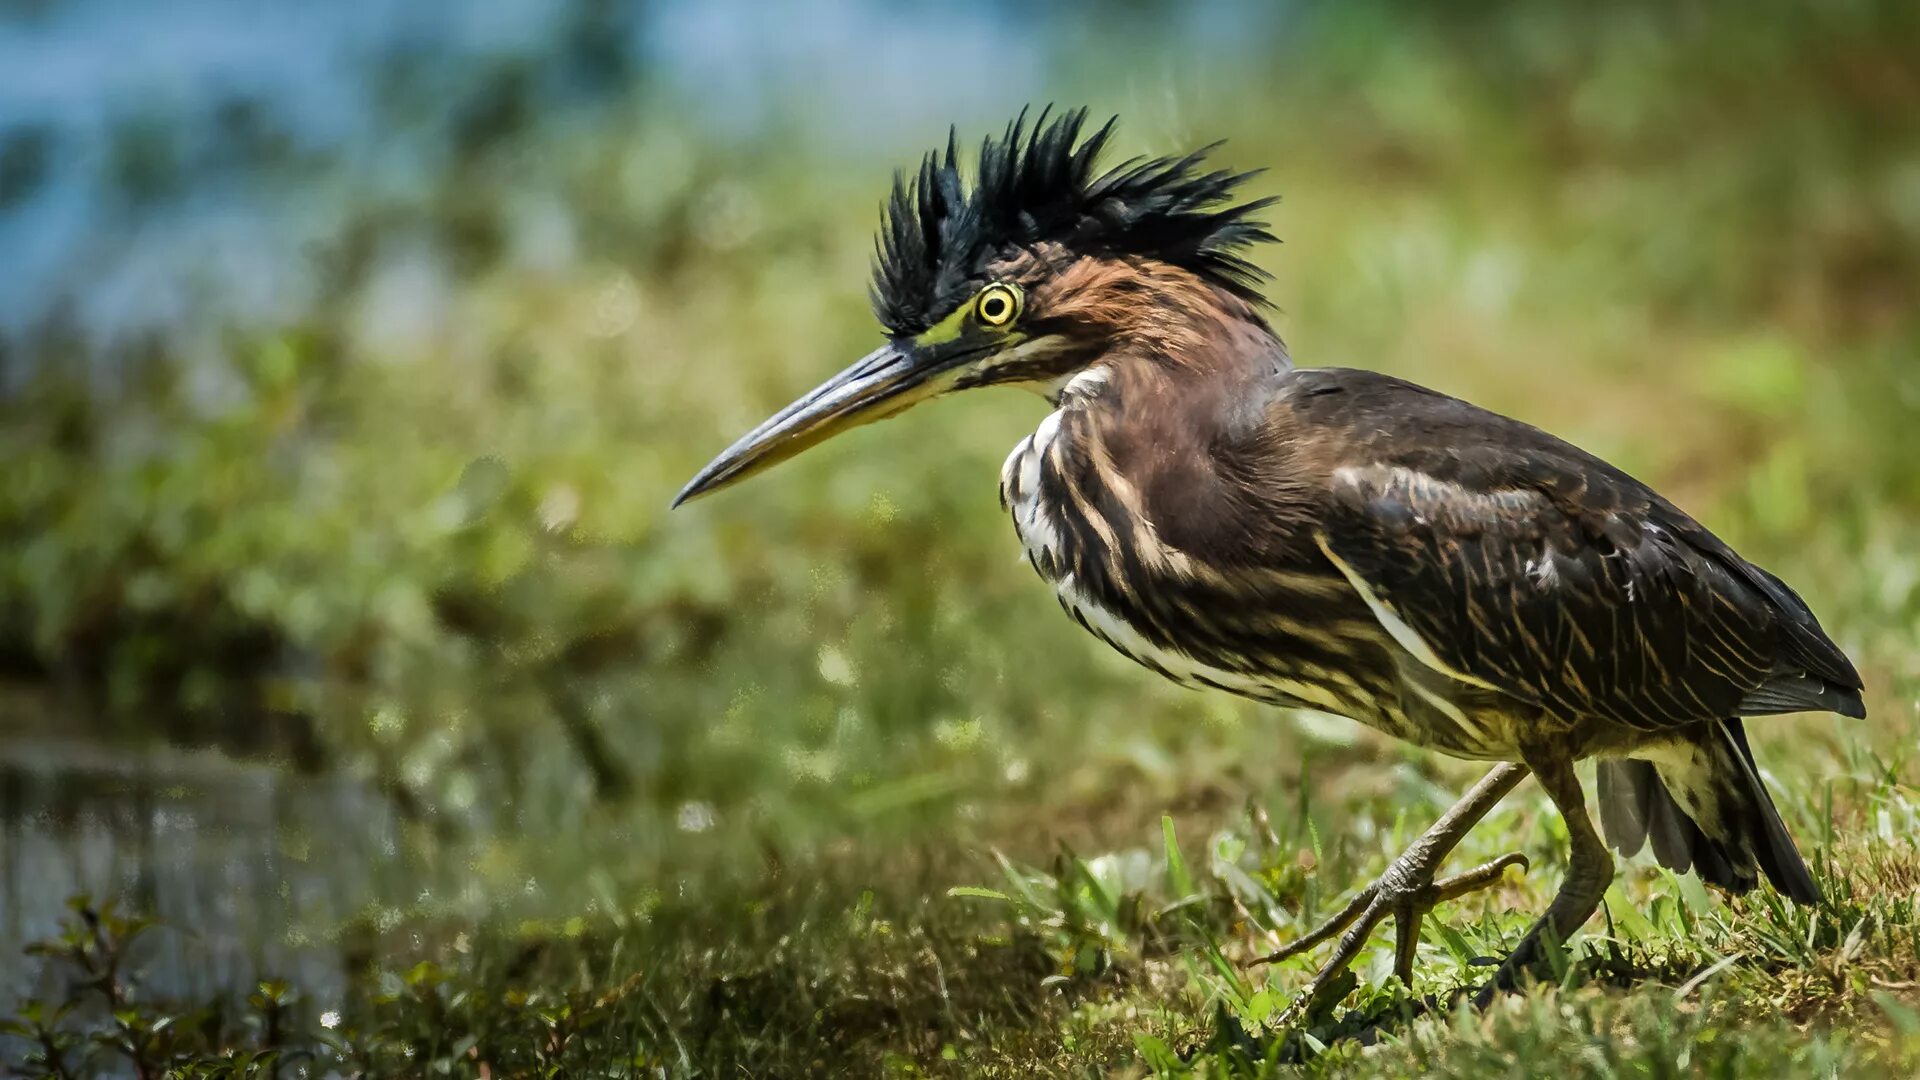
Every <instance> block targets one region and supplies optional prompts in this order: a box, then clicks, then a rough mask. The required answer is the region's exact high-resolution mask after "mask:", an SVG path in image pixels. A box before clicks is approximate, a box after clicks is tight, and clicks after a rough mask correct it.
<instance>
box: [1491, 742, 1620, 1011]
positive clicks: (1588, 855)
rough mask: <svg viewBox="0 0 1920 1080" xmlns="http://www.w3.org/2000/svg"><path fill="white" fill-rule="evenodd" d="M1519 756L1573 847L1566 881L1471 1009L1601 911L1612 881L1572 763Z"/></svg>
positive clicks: (1609, 860) (1608, 857) (1607, 855)
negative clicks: (1556, 811) (1556, 809)
mask: <svg viewBox="0 0 1920 1080" xmlns="http://www.w3.org/2000/svg"><path fill="white" fill-rule="evenodd" d="M1522 757H1523V758H1524V759H1525V760H1526V763H1527V767H1528V768H1530V769H1532V770H1533V773H1534V775H1535V776H1537V777H1539V779H1540V786H1541V787H1542V788H1544V789H1545V790H1546V792H1547V795H1548V796H1549V797H1550V798H1552V799H1553V803H1554V805H1555V806H1557V807H1559V808H1560V816H1561V817H1562V818H1564V819H1565V820H1566V823H1567V836H1568V837H1569V838H1570V848H1571V850H1570V851H1569V852H1568V860H1567V877H1566V880H1565V881H1563V882H1561V884H1560V891H1559V892H1558V893H1555V894H1554V897H1553V902H1552V903H1551V904H1549V905H1548V906H1547V910H1546V914H1544V915H1542V916H1540V919H1539V921H1538V922H1536V923H1534V924H1533V928H1532V929H1530V930H1528V931H1527V936H1526V937H1524V938H1522V939H1520V944H1519V946H1518V947H1516V948H1515V949H1514V950H1513V952H1512V953H1510V954H1509V955H1508V956H1507V959H1506V960H1505V961H1504V962H1503V963H1501V965H1500V970H1499V971H1498V972H1495V973H1494V976H1493V979H1492V981H1491V982H1489V983H1487V985H1486V986H1484V987H1482V988H1481V990H1480V992H1479V993H1478V994H1477V995H1475V996H1474V999H1473V1003H1474V1005H1475V1007H1484V1006H1486V1005H1487V1004H1488V1003H1489V1002H1491V1001H1492V1000H1493V998H1494V996H1495V995H1496V994H1499V993H1501V992H1503V991H1507V990H1511V989H1513V987H1514V985H1515V984H1516V983H1517V982H1518V980H1519V977H1520V973H1521V972H1522V971H1526V970H1528V969H1530V968H1533V967H1534V966H1536V965H1537V964H1538V963H1539V962H1540V960H1541V958H1542V956H1543V955H1544V953H1545V950H1546V949H1547V948H1550V947H1557V946H1558V944H1559V943H1561V942H1564V941H1566V940H1567V939H1568V938H1569V937H1571V936H1572V935H1573V932H1574V931H1575V930H1578V929H1580V926H1581V924H1583V923H1585V922H1586V921H1587V919H1589V918H1590V917H1592V915H1593V913H1594V911H1595V910H1596V909H1597V908H1599V906H1600V901H1601V899H1602V898H1603V897H1605V896H1606V893H1607V886H1608V885H1609V884H1610V883H1611V882H1612V881H1613V855H1612V853H1611V852H1609V851H1608V850H1607V845H1606V844H1605V843H1603V842H1602V841H1601V839H1600V834H1599V832H1597V831H1596V830H1595V829H1594V827H1593V821H1592V820H1591V819H1590V818H1588V817H1587V801H1586V796H1585V794H1584V793H1582V791H1581V790H1580V778H1579V777H1578V776H1576V775H1574V771H1573V761H1572V760H1571V759H1570V758H1568V757H1567V756H1566V755H1565V754H1564V753H1557V752H1542V753H1529V752H1527V751H1525V750H1523V751H1522Z"/></svg>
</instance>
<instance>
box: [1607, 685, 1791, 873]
mask: <svg viewBox="0 0 1920 1080" xmlns="http://www.w3.org/2000/svg"><path fill="white" fill-rule="evenodd" d="M1698 735H1699V737H1698V738H1697V739H1695V740H1688V741H1686V742H1683V743H1680V744H1676V745H1674V746H1670V747H1664V748H1661V752H1660V753H1659V754H1658V755H1657V756H1654V755H1650V758H1649V759H1648V760H1642V759H1637V758H1625V759H1620V760H1612V761H1602V762H1600V764H1599V789H1600V825H1601V828H1602V829H1603V830H1604V831H1605V832H1606V835H1607V841H1608V843H1610V844H1612V845H1613V847H1614V849H1615V850H1617V851H1619V852H1620V853H1621V854H1622V855H1633V854H1635V853H1637V852H1638V851H1639V850H1640V849H1641V848H1642V847H1644V846H1645V845H1646V843H1647V841H1648V840H1651V841H1652V842H1653V854H1654V858H1655V859H1657V860H1659V862H1660V865H1662V866H1665V867H1667V868H1668V869H1670V870H1673V871H1675V872H1676V873H1686V872H1687V871H1688V870H1692V871H1693V872H1694V873H1696V874H1698V875H1700V879H1701V880H1702V881H1705V882H1707V883H1708V884H1710V885H1715V886H1718V887H1720V888H1722V889H1725V890H1727V891H1728V892H1731V893H1734V894H1736V895H1737V894H1740V893H1745V892H1747V891H1748V890H1750V889H1752V888H1753V887H1754V885H1755V884H1756V883H1757V882H1758V880H1759V875H1760V873H1762V872H1764V873H1765V874H1766V875H1767V880H1768V881H1770V882H1772V883H1773V887H1774V888H1775V889H1778V890H1779V891H1780V893H1781V894H1782V895H1784V896H1787V897H1789V898H1791V899H1793V900H1796V901H1798V902H1800V903H1803V904H1813V903H1818V902H1819V901H1820V889H1819V887H1818V886H1817V885H1815V884H1814V881H1813V875H1812V874H1810V873H1808V872H1807V866H1806V863H1805V862H1803V861H1802V860H1801V858H1800V852H1799V850H1798V849H1797V848H1796V847H1794V843H1793V837H1792V836H1790V835H1788V833H1787V827H1786V824H1785V823H1784V822H1782V821H1781V820H1780V812H1779V811H1778V810H1777V809H1775V808H1774V805H1773V799H1772V797H1771V796H1769V795H1768V794H1767V789H1766V785H1765V784H1764V783H1762V781H1761V779H1760V772H1759V769H1758V768H1757V767H1756V766H1755V765H1754V761H1753V750H1752V748H1751V747H1749V746H1748V745H1747V735H1746V730H1745V729H1744V727H1743V726H1742V725H1741V723H1740V721H1739V720H1738V719H1733V720H1726V721H1716V722H1714V723H1711V724H1703V725H1701V728H1700V730H1699V733H1698Z"/></svg>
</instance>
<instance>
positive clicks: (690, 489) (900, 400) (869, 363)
mask: <svg viewBox="0 0 1920 1080" xmlns="http://www.w3.org/2000/svg"><path fill="white" fill-rule="evenodd" d="M939 371H940V367H939V366H938V365H929V364H926V363H923V362H922V360H921V358H918V357H916V356H915V354H914V353H913V352H912V351H911V350H910V349H909V348H905V347H902V346H900V345H895V344H887V345H882V346H881V347H880V348H878V349H875V350H874V351H873V352H870V353H868V354H867V355H866V356H865V357H863V358H861V360H860V362H859V363H857V364H855V365H853V366H852V367H850V368H848V369H847V370H845V371H843V372H841V373H840V374H838V375H835V376H834V377H833V378H831V379H828V380H827V381H826V382H824V383H821V384H820V385H819V386H817V387H815V388H814V389H813V390H812V391H810V392H809V393H808V394H807V395H806V396H805V397H803V398H801V399H800V400H799V401H796V402H794V403H793V404H791V405H789V406H787V407H786V408H784V409H781V410H780V411H779V412H777V413H775V414H773V415H772V416H770V417H768V418H767V420H766V421H765V422H763V423H762V424H761V425H760V426H759V427H757V428H754V429H753V430H752V431H749V432H747V433H746V434H745V435H744V436H742V437H741V438H740V441H739V442H736V443H734V444H733V445H732V446H729V447H727V449H726V450H725V451H723V452H722V453H721V455H720V456H719V457H717V458H714V459H713V460H712V461H711V462H709V463H708V464H707V467H706V468H704V469H701V470H700V472H699V474H698V475H696V476H695V477H694V478H693V479H692V480H689V481H687V486H686V487H683V488H681V489H680V494H678V495H676V496H674V499H673V505H674V506H679V505H680V504H681V503H684V502H687V501H688V500H690V499H697V498H699V497H700V496H702V495H706V494H710V493H712V492H715V491H718V490H720V489H721V488H723V487H727V486H728V485H730V484H736V483H739V482H740V481H742V480H745V479H746V478H747V477H749V476H752V475H753V474H755V473H757V472H760V471H761V470H763V469H768V468H771V467H772V466H774V465H777V464H779V463H780V462H782V461H785V460H787V459H788V458H790V457H792V456H794V455H795V454H798V453H800V452H801V451H802V450H805V449H807V448H808V447H811V446H816V445H818V444H820V443H822V442H825V441H826V440H828V439H830V438H832V437H833V436H835V435H838V434H840V433H841V432H843V431H846V430H848V429H849V428H855V427H859V426H860V425H861V424H866V423H871V422H873V421H875V420H879V419H881V418H883V417H888V416H892V415H894V414H895V413H898V412H900V411H902V410H904V409H906V408H908V407H909V406H911V405H913V404H915V403H917V402H919V401H922V400H924V399H925V398H928V397H931V396H932V395H933V394H934V393H936V392H938V385H939V379H938V377H937V376H938V373H939Z"/></svg>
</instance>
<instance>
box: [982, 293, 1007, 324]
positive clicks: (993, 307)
mask: <svg viewBox="0 0 1920 1080" xmlns="http://www.w3.org/2000/svg"><path fill="white" fill-rule="evenodd" d="M981 310H982V311H985V312H986V313H987V318H989V319H997V318H999V317H1000V316H1002V315H1004V314H1006V311H1007V302H1006V300H1005V299H1003V298H1001V297H998V296H989V297H987V305H986V307H984V308H982V309H981Z"/></svg>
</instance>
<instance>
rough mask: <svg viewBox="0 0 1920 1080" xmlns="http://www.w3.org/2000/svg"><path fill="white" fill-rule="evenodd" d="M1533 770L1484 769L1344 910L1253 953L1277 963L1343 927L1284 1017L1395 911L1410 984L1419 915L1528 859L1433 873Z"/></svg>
mask: <svg viewBox="0 0 1920 1080" xmlns="http://www.w3.org/2000/svg"><path fill="white" fill-rule="evenodd" d="M1526 775H1527V767H1526V766H1524V765H1515V764H1512V763H1502V764H1500V765H1497V766H1495V767H1494V769H1493V771H1491V772H1489V773H1488V774H1487V775H1486V776H1484V777H1482V778H1481V780H1480V782H1479V783H1477V784H1475V785H1474V786H1473V788H1472V789H1471V790H1469V791H1468V792H1467V793H1466V795H1465V796H1463V797H1462V798H1461V800H1460V801H1459V802H1457V803H1455V804H1454V805H1453V808H1452V809H1450V810H1448V811H1447V812H1446V813H1445V814H1442V815H1441V816H1440V820H1438V821H1436V822H1434V823H1433V827H1432V828H1429V829H1428V830H1427V831H1426V832H1425V833H1422V834H1421V836H1420V838H1419V839H1418V840H1415V841H1414V842H1413V844H1412V846H1410V847H1408V848H1407V850H1406V851H1405V852H1403V853H1402V854H1401V855H1400V857H1399V858H1397V859H1395V860H1393V862H1392V863H1390V864H1389V865H1388V866H1387V869H1386V872H1385V873H1383V874H1381V875H1380V878H1379V880H1377V881H1375V882H1374V883H1373V884H1371V885H1369V886H1367V887H1366V888H1365V889H1362V890H1361V891H1360V894H1359V895H1357V896H1355V897H1354V898H1353V899H1352V900H1351V901H1349V902H1348V903H1347V906H1346V907H1344V908H1341V909H1340V911H1339V913H1338V914H1336V915H1334V916H1333V917H1332V918H1331V919H1328V920H1327V921H1326V922H1324V923H1322V924H1320V926H1318V927H1316V928H1315V929H1313V930H1312V931H1310V932H1308V933H1307V934H1305V935H1304V936H1302V937H1300V938H1299V939H1297V940H1295V941H1293V942H1290V943H1289V944H1287V945H1286V946H1285V947H1283V948H1281V949H1280V950H1279V951H1277V952H1275V953H1272V954H1271V955H1268V956H1264V957H1261V958H1260V959H1258V960H1255V961H1253V962H1254V963H1255V964H1271V963H1278V962H1279V961H1282V960H1286V959H1288V958H1290V957H1294V956H1298V955H1300V954H1301V953H1303V952H1306V951H1307V950H1308V949H1311V948H1313V947H1314V946H1316V945H1319V944H1320V943H1321V942H1324V941H1326V940H1328V939H1329V938H1331V937H1333V936H1334V935H1336V934H1339V933H1340V932H1341V931H1342V930H1345V931H1346V933H1345V934H1344V935H1343V936H1342V937H1341V938H1340V943H1339V945H1337V946H1335V948H1334V950H1333V955H1332V956H1330V957H1328V959H1327V962H1326V964H1324V965H1322V967H1321V968H1320V971H1319V972H1318V973H1317V974H1316V975H1314V977H1313V981H1311V982H1309V983H1308V984H1307V987H1306V989H1305V990H1303V991H1302V992H1301V994H1300V996H1299V997H1298V998H1297V999H1296V1000H1295V1003H1294V1005H1293V1006H1292V1007H1291V1008H1289V1009H1288V1010H1287V1012H1286V1013H1284V1014H1282V1016H1281V1019H1282V1021H1283V1022H1284V1021H1286V1020H1289V1019H1292V1017H1293V1015H1294V1014H1295V1013H1296V1012H1298V1011H1300V1010H1302V1009H1304V1008H1305V1007H1307V1005H1309V1004H1310V1003H1311V1002H1312V1001H1314V999H1315V998H1317V997H1318V996H1319V995H1320V993H1321V992H1322V991H1323V990H1325V989H1326V988H1327V987H1328V986H1329V985H1330V984H1331V983H1332V982H1333V980H1335V979H1337V978H1339V976H1340V974H1341V973H1342V972H1344V971H1346V969H1347V966H1348V965H1349V964H1352V963H1353V958H1354V957H1355V956H1358V955H1359V953H1360V950H1361V949H1362V948H1363V947H1365V945H1366V943H1367V938H1368V937H1370V936H1372V934H1373V930H1374V927H1376V926H1379V925H1380V923H1381V921H1382V920H1384V919H1386V918H1387V917H1389V916H1391V917H1392V918H1393V920H1394V933H1395V936H1394V972H1395V974H1397V975H1399V976H1400V978H1401V980H1402V981H1404V982H1406V983H1407V984H1408V985H1412V983H1413V958H1414V951H1415V950H1416V949H1417V948H1418V947H1419V944H1420V922H1421V920H1422V919H1423V918H1424V917H1425V916H1426V913H1427V912H1428V911H1431V910H1432V909H1433V907H1434V905H1436V904H1439V903H1441V902H1443V901H1447V900H1452V899H1454V898H1456V897H1459V896H1463V895H1465V894H1466V893H1469V892H1472V891H1473V890H1475V889H1480V888H1485V887H1486V886H1488V885H1491V884H1493V883H1494V882H1496V881H1498V880H1499V879H1500V875H1501V873H1502V872H1503V871H1505V870H1506V868H1507V867H1509V866H1522V867H1524V866H1525V865H1526V862H1527V860H1526V856H1524V855H1520V854H1518V853H1515V854H1511V855H1506V856H1503V857H1501V858H1498V859H1495V860H1494V861H1492V862H1490V863H1486V864H1484V865H1481V866H1476V867H1474V868H1473V869H1471V870H1468V871H1466V872H1464V873H1460V874H1455V875H1453V876H1452V877H1448V878H1442V879H1440V880H1437V881H1436V880H1435V879H1434V874H1435V873H1436V872H1437V871H1438V870H1439V869H1440V864H1441V863H1442V862H1443V861H1445V859H1446V857H1447V854H1448V853H1449V852H1451V851H1452V850H1453V849H1454V847H1455V846H1456V845H1458V844H1459V843H1460V840H1461V838H1463V837H1465V836H1466V835H1467V831H1468V830H1470V829H1472V828H1473V826H1474V825H1476V824H1478V823H1479V821H1480V819H1481V818H1483V817H1485V816H1486V815H1487V811H1489V810H1491V809H1493V807H1494V804H1495V803H1498V802H1499V801H1500V800H1501V798H1502V797H1504V796H1505V795H1506V794H1507V792H1509V791H1512V790H1513V788H1514V785H1516V784H1518V783H1519V782H1520V781H1521V780H1522V779H1523V778H1524V777H1525V776H1526Z"/></svg>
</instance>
